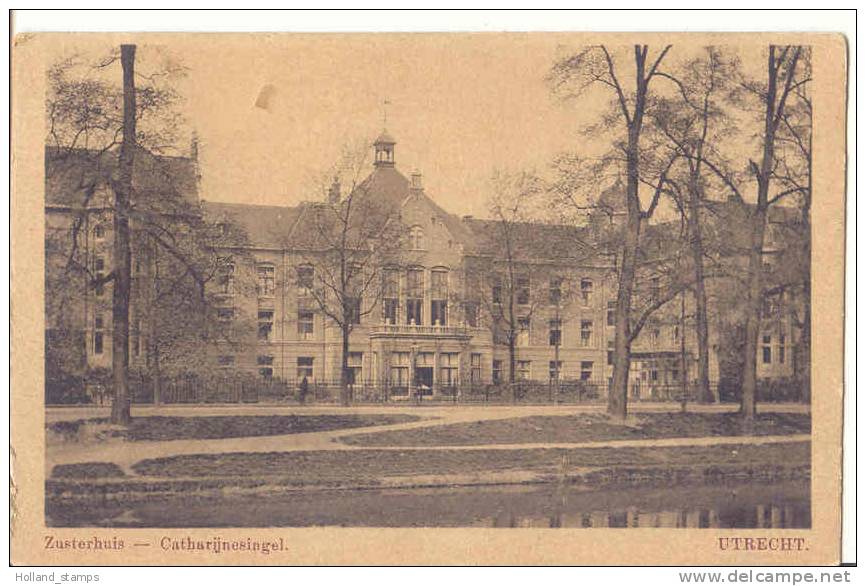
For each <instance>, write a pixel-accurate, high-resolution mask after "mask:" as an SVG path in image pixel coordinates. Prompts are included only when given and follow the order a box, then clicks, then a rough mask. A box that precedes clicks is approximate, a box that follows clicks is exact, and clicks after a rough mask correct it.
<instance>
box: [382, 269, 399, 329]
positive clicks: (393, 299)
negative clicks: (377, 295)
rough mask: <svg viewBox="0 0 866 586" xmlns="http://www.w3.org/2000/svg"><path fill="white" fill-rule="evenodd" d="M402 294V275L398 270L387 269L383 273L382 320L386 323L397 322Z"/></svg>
mask: <svg viewBox="0 0 866 586" xmlns="http://www.w3.org/2000/svg"><path fill="white" fill-rule="evenodd" d="M399 295H400V276H399V273H397V271H395V270H393V269H387V270H386V271H384V272H383V273H382V320H383V321H384V322H385V323H386V324H392V325H393V324H396V323H397V308H398V307H399V301H398V297H399Z"/></svg>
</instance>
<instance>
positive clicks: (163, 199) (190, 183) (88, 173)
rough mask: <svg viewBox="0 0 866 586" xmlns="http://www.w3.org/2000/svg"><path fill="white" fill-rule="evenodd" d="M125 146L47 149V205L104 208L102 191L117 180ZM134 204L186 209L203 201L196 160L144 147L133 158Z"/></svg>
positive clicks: (176, 210) (178, 209)
mask: <svg viewBox="0 0 866 586" xmlns="http://www.w3.org/2000/svg"><path fill="white" fill-rule="evenodd" d="M118 166H119V150H118V149H113V150H110V151H106V152H103V153H99V152H96V151H92V150H85V149H60V148H55V147H46V149H45V205H46V206H56V207H68V208H82V207H104V206H106V205H110V203H111V202H110V201H106V200H105V199H100V198H99V197H98V193H99V192H100V190H103V189H105V188H108V187H109V186H110V183H111V181H112V180H116V179H117V175H118ZM132 184H133V189H134V194H133V205H136V206H141V207H146V208H147V209H150V210H157V211H162V212H166V213H168V212H175V213H182V212H186V211H189V209H190V206H197V205H198V171H197V168H196V163H195V161H193V160H192V159H189V158H186V157H168V156H156V155H153V154H152V153H150V152H148V151H146V150H144V149H139V150H138V151H137V153H136V156H135V158H134V159H133V176H132Z"/></svg>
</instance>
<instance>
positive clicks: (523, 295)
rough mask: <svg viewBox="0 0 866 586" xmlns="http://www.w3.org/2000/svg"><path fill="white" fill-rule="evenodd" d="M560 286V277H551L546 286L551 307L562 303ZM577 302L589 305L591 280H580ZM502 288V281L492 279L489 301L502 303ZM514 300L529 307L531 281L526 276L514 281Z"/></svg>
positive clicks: (561, 281) (591, 288)
mask: <svg viewBox="0 0 866 586" xmlns="http://www.w3.org/2000/svg"><path fill="white" fill-rule="evenodd" d="M562 286H563V279H562V278H561V277H552V278H551V279H550V280H549V282H548V286H547V300H548V302H549V303H550V304H551V305H558V304H560V303H561V302H562V297H563V294H562ZM577 293H578V300H579V301H580V302H581V303H582V304H583V305H589V304H590V303H591V302H592V293H593V282H592V280H591V279H581V280H580V288H579V290H578V292H577ZM502 298H503V288H502V280H501V279H494V280H493V283H492V285H491V300H492V301H493V303H502ZM514 300H515V301H516V302H517V304H518V305H529V304H530V302H531V300H532V281H531V279H530V278H529V277H528V276H525V275H519V276H517V277H516V278H515V280H514Z"/></svg>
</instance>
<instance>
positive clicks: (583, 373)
mask: <svg viewBox="0 0 866 586" xmlns="http://www.w3.org/2000/svg"><path fill="white" fill-rule="evenodd" d="M593 366H594V363H593V361H591V360H582V361H581V362H580V380H591V379H592V374H593ZM503 373H504V371H503V361H502V360H498V359H497V360H494V361H493V371H492V374H493V382H494V383H498V382H503V380H504V379H503ZM561 375H562V361H561V360H558V361H557V360H551V361H549V362H548V377H549V378H550V379H551V380H557V379H559V378H560V376H561ZM514 378H515V379H517V380H529V379H530V378H532V361H531V360H518V361H516V363H515V368H514Z"/></svg>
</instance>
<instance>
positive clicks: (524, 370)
mask: <svg viewBox="0 0 866 586" xmlns="http://www.w3.org/2000/svg"><path fill="white" fill-rule="evenodd" d="M516 375H517V377H516V378H517V380H529V378H530V376H532V361H531V360H518V361H517V373H516Z"/></svg>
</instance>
